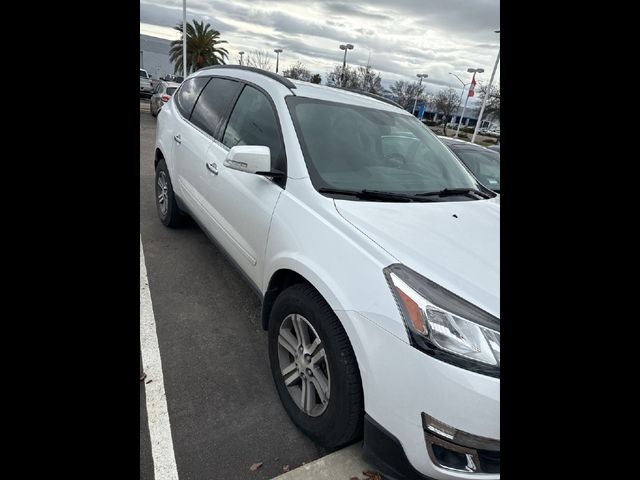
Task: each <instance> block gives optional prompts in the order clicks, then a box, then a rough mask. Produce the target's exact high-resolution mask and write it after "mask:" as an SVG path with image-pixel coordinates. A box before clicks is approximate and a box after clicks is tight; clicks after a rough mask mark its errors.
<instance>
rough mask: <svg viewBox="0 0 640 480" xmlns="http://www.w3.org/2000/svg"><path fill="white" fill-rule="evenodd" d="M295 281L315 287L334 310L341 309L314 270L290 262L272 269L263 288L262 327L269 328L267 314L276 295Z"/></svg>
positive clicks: (336, 299) (335, 298)
mask: <svg viewBox="0 0 640 480" xmlns="http://www.w3.org/2000/svg"><path fill="white" fill-rule="evenodd" d="M296 283H306V284H309V285H310V286H312V287H313V288H315V289H316V290H317V291H318V293H319V294H320V295H322V298H323V299H324V300H325V301H326V302H327V303H328V304H329V306H330V307H331V308H332V309H333V310H334V311H335V310H338V309H341V303H340V302H339V300H338V298H337V297H336V296H335V295H334V294H333V292H332V291H331V289H330V288H329V287H328V285H327V284H326V283H325V282H324V281H322V279H321V278H320V277H319V276H318V275H317V274H316V273H315V272H312V271H311V270H310V269H307V268H304V267H302V265H291V264H290V265H287V266H280V267H279V268H277V269H274V271H273V273H272V274H271V275H270V276H269V282H268V283H267V289H266V290H265V293H264V297H263V300H262V312H261V321H262V328H263V329H265V330H268V329H269V315H270V314H271V309H272V307H273V303H274V302H275V300H276V298H277V297H278V295H279V294H280V293H281V292H282V291H284V290H285V289H286V288H288V287H290V286H291V285H294V284H296Z"/></svg>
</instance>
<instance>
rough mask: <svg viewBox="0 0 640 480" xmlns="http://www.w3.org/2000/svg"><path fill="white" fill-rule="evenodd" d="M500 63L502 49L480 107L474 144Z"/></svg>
mask: <svg viewBox="0 0 640 480" xmlns="http://www.w3.org/2000/svg"><path fill="white" fill-rule="evenodd" d="M495 33H500V30H495ZM499 61H500V49H498V56H497V57H496V63H495V64H494V65H493V72H491V78H490V79H489V85H488V86H487V93H485V94H484V98H483V99H482V107H480V115H479V116H478V123H476V128H475V130H474V131H473V136H472V137H471V143H473V142H474V141H475V139H476V134H477V133H478V128H480V124H481V123H482V114H483V113H484V106H485V105H486V104H487V97H489V94H490V93H491V84H492V83H493V77H494V75H495V74H496V69H497V68H498V62H499Z"/></svg>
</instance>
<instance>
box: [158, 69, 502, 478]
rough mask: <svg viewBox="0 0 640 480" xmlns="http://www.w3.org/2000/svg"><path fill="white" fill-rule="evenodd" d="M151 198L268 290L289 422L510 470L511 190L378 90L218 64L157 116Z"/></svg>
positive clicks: (431, 471)
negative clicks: (505, 238)
mask: <svg viewBox="0 0 640 480" xmlns="http://www.w3.org/2000/svg"><path fill="white" fill-rule="evenodd" d="M156 138H157V140H156V150H155V166H156V202H157V208H158V214H159V216H160V220H161V221H162V223H163V224H165V225H166V226H169V227H176V226H178V225H179V224H180V222H181V220H182V219H183V217H184V215H185V214H187V213H188V214H189V215H190V216H191V217H193V219H194V220H195V221H196V222H197V223H198V224H199V225H200V226H201V227H202V229H203V230H204V231H205V232H206V233H207V234H208V235H209V236H210V237H211V239H212V240H214V241H215V242H216V243H217V244H218V245H219V246H220V247H221V249H222V250H223V251H224V252H226V253H227V254H228V257H229V258H230V259H231V260H232V261H233V262H234V263H235V264H236V265H237V267H238V269H239V270H240V272H242V273H243V274H244V276H245V277H246V279H247V281H248V282H249V283H250V284H251V285H252V286H253V287H254V288H255V291H256V292H257V293H258V295H260V297H261V298H262V324H263V326H264V328H265V329H267V330H268V332H269V333H268V342H269V357H270V363H271V371H272V374H273V378H274V381H275V385H276V388H277V391H278V394H279V396H280V399H281V401H282V404H283V405H284V408H285V409H286V411H287V413H288V414H289V416H290V417H291V420H292V421H293V422H294V423H295V424H296V425H297V426H298V427H299V428H300V429H301V430H302V431H304V432H305V433H306V434H307V435H308V436H309V437H311V438H313V439H314V440H315V441H317V442H318V443H320V444H322V445H324V446H326V447H328V448H336V447H339V446H343V445H346V444H349V443H350V442H353V441H354V440H356V439H357V438H360V437H361V436H362V435H364V451H365V455H366V458H367V459H368V460H369V462H370V463H372V464H373V465H374V466H375V467H376V468H378V469H379V470H380V471H381V472H382V473H383V474H384V475H386V476H388V477H389V478H392V479H394V478H395V479H404V478H437V479H453V478H465V479H469V478H474V477H475V476H476V475H477V476H478V478H481V479H483V480H485V479H497V478H499V477H500V440H499V439H500V417H499V410H500V255H499V251H500V202H499V196H497V195H496V194H495V193H493V192H491V191H490V190H488V189H486V188H485V187H483V186H482V185H481V184H480V183H479V182H478V181H477V180H476V179H475V178H474V177H473V176H472V174H471V173H470V172H469V171H468V170H467V169H466V167H464V165H463V164H462V163H461V162H460V161H459V160H458V159H457V158H456V157H455V156H454V155H453V154H452V153H451V152H450V151H449V149H448V148H447V147H445V146H444V145H443V144H442V143H441V142H440V141H439V140H438V139H437V138H436V136H435V135H434V134H432V133H431V131H430V130H429V129H428V128H426V127H425V126H424V125H423V124H422V123H421V122H420V121H418V120H417V119H416V118H415V117H413V116H412V115H411V114H410V113H408V112H406V111H403V110H402V109H401V108H398V107H397V106H396V105H395V104H393V102H390V101H389V100H386V99H384V98H381V97H376V96H371V95H363V94H358V93H354V92H350V91H346V90H341V89H336V88H330V87H325V86H318V85H313V84H310V83H305V82H298V81H291V80H289V79H286V78H283V77H280V76H278V75H275V74H272V73H268V72H265V71H263V70H257V69H252V68H250V67H238V66H220V67H210V68H205V69H202V70H199V71H198V72H196V73H194V74H192V75H191V76H190V77H189V78H187V79H186V80H185V81H184V83H183V84H182V85H181V87H180V89H179V90H178V91H177V92H176V93H175V94H174V95H173V97H172V98H171V100H169V101H168V102H167V104H166V105H165V106H164V107H163V108H162V110H161V111H160V114H159V115H158V124H157V136H156Z"/></svg>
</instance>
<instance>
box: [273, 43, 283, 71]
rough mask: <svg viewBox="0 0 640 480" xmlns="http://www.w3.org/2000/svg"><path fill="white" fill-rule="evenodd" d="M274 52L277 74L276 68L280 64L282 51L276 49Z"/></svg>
mask: <svg viewBox="0 0 640 480" xmlns="http://www.w3.org/2000/svg"><path fill="white" fill-rule="evenodd" d="M274 52H276V73H278V66H279V64H280V54H281V53H282V49H281V48H276V49H275V50H274Z"/></svg>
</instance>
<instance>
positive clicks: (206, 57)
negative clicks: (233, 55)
mask: <svg viewBox="0 0 640 480" xmlns="http://www.w3.org/2000/svg"><path fill="white" fill-rule="evenodd" d="M174 28H175V29H176V30H178V31H179V32H180V33H181V34H182V33H183V32H182V24H181V23H180V24H178V25H176V26H175V27H174ZM222 43H227V41H226V40H220V32H219V31H218V30H214V29H213V28H211V25H210V24H208V23H207V24H206V25H205V24H204V22H198V21H197V20H194V21H193V24H191V23H188V22H187V73H191V72H195V71H196V70H199V69H201V68H203V67H208V66H210V65H225V63H226V59H227V58H228V57H229V52H227V49H226V48H224V47H219V46H218V45H220V44H222ZM169 60H170V61H171V62H173V63H174V69H173V70H174V73H181V72H182V65H183V58H182V38H181V39H180V40H174V41H173V42H171V50H170V51H169Z"/></svg>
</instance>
